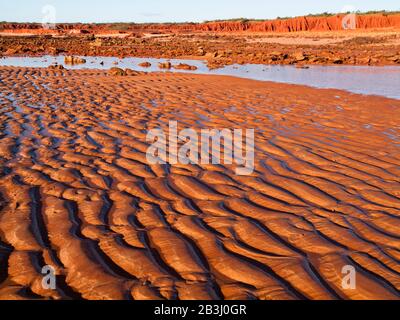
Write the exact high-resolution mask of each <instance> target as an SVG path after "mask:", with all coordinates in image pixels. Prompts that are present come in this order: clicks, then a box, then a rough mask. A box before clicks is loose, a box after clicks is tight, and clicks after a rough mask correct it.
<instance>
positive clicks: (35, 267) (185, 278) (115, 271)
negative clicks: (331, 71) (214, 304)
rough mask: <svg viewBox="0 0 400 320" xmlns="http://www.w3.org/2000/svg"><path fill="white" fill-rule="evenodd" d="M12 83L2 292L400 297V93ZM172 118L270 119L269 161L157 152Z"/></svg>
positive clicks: (80, 78) (195, 79)
mask: <svg viewBox="0 0 400 320" xmlns="http://www.w3.org/2000/svg"><path fill="white" fill-rule="evenodd" d="M0 79H1V81H0V93H1V94H0V108H1V109H0V110H1V111H0V127H1V135H0V193H1V197H0V209H1V211H0V240H1V241H0V299H23V298H32V297H35V298H55V299H60V298H79V297H81V298H84V299H126V298H134V299H251V298H257V299H399V297H400V294H399V290H400V276H399V274H400V264H399V260H400V240H399V239H400V226H399V220H400V148H399V140H398V139H399V130H400V127H399V113H400V102H399V101H396V100H390V99H385V98H380V97H371V96H361V95H355V94H350V93H345V92H342V91H337V90H318V89H312V88H307V87H303V86H292V85H285V84H275V83H267V82H257V81H251V80H243V79H234V78H229V77H218V76H201V75H183V74H168V73H167V74H147V75H139V76H126V77H111V76H108V75H107V73H106V72H104V71H97V70H92V71H53V70H46V69H29V68H26V69H23V68H0ZM169 120H178V121H179V124H180V125H182V126H185V127H193V128H195V129H200V128H243V129H244V128H255V129H256V166H255V172H254V173H253V174H252V175H251V176H237V175H235V174H234V168H233V167H232V166H224V165H172V166H171V165H164V166H163V165H148V164H147V162H146V158H145V152H146V149H147V147H148V144H147V143H146V141H145V136H146V131H147V130H148V129H151V128H155V127H159V126H161V127H163V128H166V127H167V125H168V121H169ZM385 132H386V133H390V134H391V136H389V135H387V134H384V133H385ZM394 138H397V140H395V139H394ZM47 264H48V265H52V266H54V267H55V269H56V272H57V275H58V276H57V284H58V286H57V290H55V291H51V290H44V289H43V288H42V286H41V280H42V275H41V273H40V270H41V268H42V266H44V265H47ZM345 265H352V266H354V267H355V268H356V270H357V288H356V289H355V290H347V289H343V288H342V286H341V281H342V274H341V271H342V268H343V266H345Z"/></svg>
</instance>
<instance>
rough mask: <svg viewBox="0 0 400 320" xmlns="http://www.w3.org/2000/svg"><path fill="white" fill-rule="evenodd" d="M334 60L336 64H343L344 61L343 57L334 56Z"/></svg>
mask: <svg viewBox="0 0 400 320" xmlns="http://www.w3.org/2000/svg"><path fill="white" fill-rule="evenodd" d="M332 62H333V63H334V64H342V63H343V59H342V58H339V57H334V58H332Z"/></svg>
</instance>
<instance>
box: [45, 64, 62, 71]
mask: <svg viewBox="0 0 400 320" xmlns="http://www.w3.org/2000/svg"><path fill="white" fill-rule="evenodd" d="M49 69H50V70H64V69H65V68H64V66H63V65H62V64H57V63H56V64H52V65H50V66H49Z"/></svg>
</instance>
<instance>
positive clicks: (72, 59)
mask: <svg viewBox="0 0 400 320" xmlns="http://www.w3.org/2000/svg"><path fill="white" fill-rule="evenodd" d="M64 62H65V63H68V64H83V63H86V60H85V59H83V58H80V57H74V56H65V58H64Z"/></svg>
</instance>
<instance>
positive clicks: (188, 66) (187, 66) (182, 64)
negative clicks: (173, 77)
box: [174, 63, 197, 71]
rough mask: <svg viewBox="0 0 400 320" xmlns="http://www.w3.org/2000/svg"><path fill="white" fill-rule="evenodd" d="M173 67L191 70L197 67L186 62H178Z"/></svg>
mask: <svg viewBox="0 0 400 320" xmlns="http://www.w3.org/2000/svg"><path fill="white" fill-rule="evenodd" d="M174 69H177V70H192V71H193V70H197V67H196V66H191V65H189V64H186V63H180V64H177V65H175V66H174Z"/></svg>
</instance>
